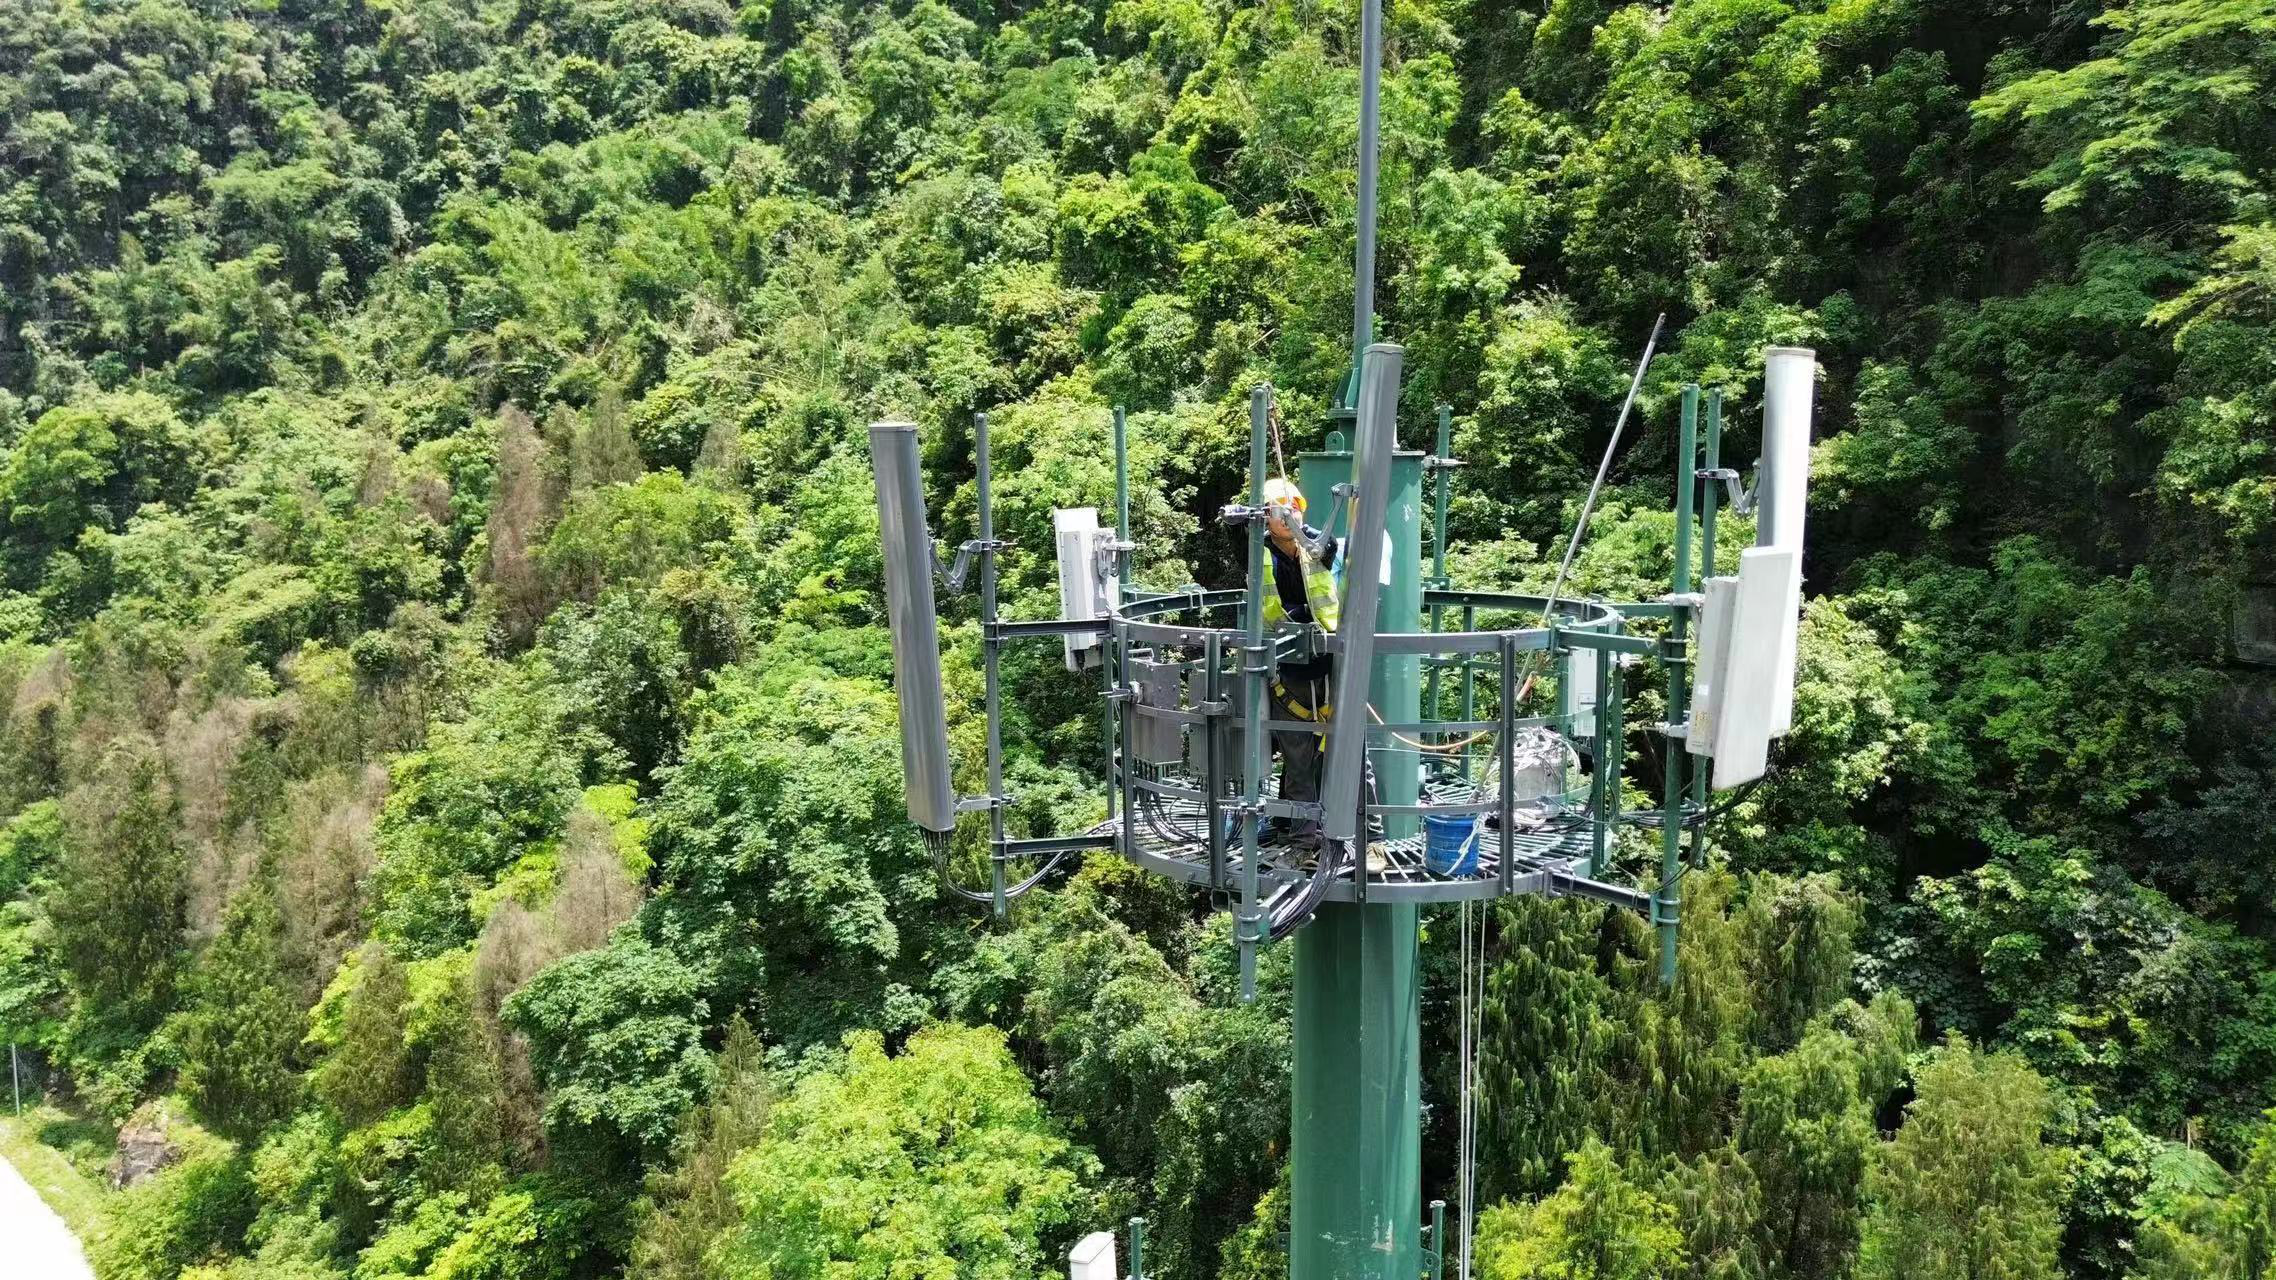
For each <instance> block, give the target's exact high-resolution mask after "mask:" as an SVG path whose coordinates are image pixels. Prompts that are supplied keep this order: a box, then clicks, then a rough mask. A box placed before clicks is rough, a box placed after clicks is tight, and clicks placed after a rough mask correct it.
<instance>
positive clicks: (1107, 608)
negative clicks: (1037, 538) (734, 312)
mask: <svg viewBox="0 0 2276 1280" xmlns="http://www.w3.org/2000/svg"><path fill="white" fill-rule="evenodd" d="M1051 530H1052V535H1053V540H1054V541H1055V542H1056V543H1057V544H1058V552H1059V616H1060V617H1061V618H1064V619H1066V620H1067V621H1069V622H1096V621H1098V620H1099V619H1100V618H1103V617H1105V616H1107V614H1108V613H1110V612H1112V611H1113V608H1114V601H1115V600H1117V599H1118V598H1119V588H1120V583H1119V581H1118V579H1117V577H1116V570H1115V562H1114V560H1113V559H1111V558H1109V557H1107V556H1104V555H1101V554H1100V552H1101V549H1102V548H1103V547H1105V546H1106V545H1107V544H1109V543H1111V542H1113V541H1114V538H1113V531H1112V530H1107V529H1101V528H1099V527H1098V508H1097V507H1062V508H1059V509H1056V510H1054V511H1053V512H1052V513H1051ZM1105 645H1106V637H1105V636H1102V635H1095V634H1092V635H1069V636H1067V637H1065V647H1066V658H1067V669H1068V670H1069V671H1081V670H1082V669H1084V668H1085V667H1091V666H1096V665H1097V664H1098V662H1099V659H1100V658H1101V657H1102V656H1103V655H1104V653H1105Z"/></svg>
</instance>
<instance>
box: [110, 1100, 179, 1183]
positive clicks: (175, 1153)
mask: <svg viewBox="0 0 2276 1280" xmlns="http://www.w3.org/2000/svg"><path fill="white" fill-rule="evenodd" d="M171 1119H172V1117H171V1116H170V1115H168V1113H167V1109H166V1104H165V1103H164V1102H163V1101H153V1102H146V1103H144V1104H142V1105H141V1106H140V1107H137V1108H136V1109H135V1112H134V1114H133V1115H131V1116H129V1117H127V1122H126V1125H125V1127H123V1128H121V1129H120V1130H119V1148H118V1152H117V1154H115V1155H113V1156H112V1157H111V1163H110V1164H109V1166H108V1167H106V1168H105V1170H104V1172H105V1173H106V1174H107V1175H108V1176H109V1178H110V1180H111V1188H112V1189H113V1190H116V1191H123V1190H125V1189H126V1188H128V1187H131V1186H133V1185H134V1184H136V1183H138V1182H140V1181H142V1180H143V1179H144V1178H147V1177H149V1176H150V1175H151V1174H154V1173H156V1172H158V1171H159V1170H160V1169H163V1168H165V1167H166V1166H168V1165H170V1164H173V1163H174V1162H176V1161H178V1160H180V1159H181V1158H182V1149H181V1148H180V1147H178V1146H175V1145H174V1143H173V1142H172V1141H171V1140H169V1139H168V1138H167V1136H166V1130H167V1127H168V1124H169V1122H170V1120H171Z"/></svg>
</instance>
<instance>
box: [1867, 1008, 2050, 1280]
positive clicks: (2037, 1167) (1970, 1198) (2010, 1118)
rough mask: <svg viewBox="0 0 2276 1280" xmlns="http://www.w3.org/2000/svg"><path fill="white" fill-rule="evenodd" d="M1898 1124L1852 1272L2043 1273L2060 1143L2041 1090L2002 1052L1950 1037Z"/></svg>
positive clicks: (1875, 1179)
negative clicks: (2050, 1133)
mask: <svg viewBox="0 0 2276 1280" xmlns="http://www.w3.org/2000/svg"><path fill="white" fill-rule="evenodd" d="M1913 1088H1914V1093H1915V1097H1914V1100H1913V1102H1912V1104H1911V1105H1909V1106H1908V1107H1906V1108H1905V1123H1904V1127H1902V1128H1901V1129H1899V1130H1898V1131H1897V1137H1896V1140H1895V1141H1894V1142H1893V1143H1891V1144H1890V1145H1889V1147H1888V1149H1887V1151H1886V1152H1885V1153H1884V1155H1883V1157H1882V1160H1881V1162H1880V1164H1879V1166H1878V1167H1876V1168H1875V1170H1874V1171H1873V1176H1872V1179H1871V1184H1870V1185H1871V1195H1872V1201H1873V1204H1872V1208H1871V1209H1870V1210H1869V1211H1868V1212H1867V1214H1866V1216H1865V1222H1864V1226H1863V1242H1862V1246H1861V1248H1860V1251H1859V1255H1858V1262H1857V1274H1858V1275H1859V1276H1860V1277H1865V1278H1867V1280H1878V1278H1879V1277H1884V1276H1886V1277H1896V1276H1906V1277H1914V1276H1918V1277H1923V1278H1931V1280H1932V1278H1934V1277H1942V1276H2001V1277H2015V1278H2016V1280H2024V1278H2026V1277H2034V1276H2053V1275H2055V1274H2057V1272H2056V1266H2055V1254H2056V1244H2057V1241H2058V1240H2059V1238H2060V1235H2061V1221H2060V1217H2059V1214H2058V1207H2059V1200H2058V1197H2059V1194H2060V1191H2061V1188H2062V1182H2063V1176H2064V1164H2065V1161H2064V1158H2063V1152H2062V1151H2060V1150H2059V1149H2055V1148H2051V1147H2048V1146H2046V1145H2045V1144H2044V1143H2043V1142H2042V1140H2041V1130H2042V1128H2043V1127H2044V1126H2045V1124H2046V1122H2047V1117H2048V1107H2049V1100H2048V1097H2047V1088H2046V1085H2045V1084H2044V1083H2042V1082H2041V1081H2040V1079H2039V1078H2038V1077H2037V1076H2036V1075H2034V1074H2033V1073H2032V1071H2031V1069H2030V1068H2029V1067H2026V1066H2024V1065H2023V1063H2022V1062H2021V1060H2019V1059H2017V1058H2015V1057H2014V1056H2013V1055H2010V1054H2000V1053H1989V1054H1987V1053H1980V1052H1978V1051H1977V1050H1975V1049H1972V1048H1970V1047H1969V1046H1968V1044H1967V1042H1966V1041H1964V1040H1961V1039H1958V1038H1957V1037H1955V1038H1953V1039H1952V1040H1950V1041H1948V1042H1946V1044H1945V1045H1944V1046H1943V1047H1942V1048H1941V1049H1939V1050H1938V1051H1937V1052H1936V1053H1935V1054H1934V1055H1933V1056H1931V1058H1930V1059H1929V1061H1928V1063H1927V1065H1925V1066H1923V1067H1922V1068H1921V1069H1920V1071H1919V1073H1918V1074H1917V1076H1916V1077H1915V1079H1914V1083H1913Z"/></svg>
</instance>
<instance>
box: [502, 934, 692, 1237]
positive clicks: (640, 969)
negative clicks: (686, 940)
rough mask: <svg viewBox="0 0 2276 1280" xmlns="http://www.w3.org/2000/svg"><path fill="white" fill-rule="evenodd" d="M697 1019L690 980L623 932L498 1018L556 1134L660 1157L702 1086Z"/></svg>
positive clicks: (558, 967) (553, 974)
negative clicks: (521, 1055) (539, 1086)
mask: <svg viewBox="0 0 2276 1280" xmlns="http://www.w3.org/2000/svg"><path fill="white" fill-rule="evenodd" d="M706 1012H707V1008H706V1006H705V1004H704V1002H703V999H702V998H701V997H700V996H698V995H697V994H696V976H695V974H694V973H693V972H692V971H690V970H689V969H688V967H687V966H686V965H684V964H681V963H680V962H679V960H677V959H676V958H675V957H674V956H673V955H672V953H671V952H669V951H666V950H663V949H661V948H658V947H656V946H653V945H651V944H650V943H649V942H647V941H646V940H644V939H642V938H641V937H640V936H639V935H638V934H636V933H634V932H631V931H630V930H626V931H622V932H619V933H618V934H617V935H616V936H615V937H614V938H612V939H610V941H609V945H608V946H607V947H605V948H603V949H601V950H598V951H584V952H579V953H578V954H576V955H573V956H569V957H568V958H566V959H563V960H560V961H557V962H555V963H554V964H553V965H552V966H551V967H549V968H547V969H546V970H545V971H544V972H542V973H540V974H538V975H537V977H536V978H534V979H532V980H531V981H530V984H529V985H528V986H526V987H524V988H522V989H521V990H520V991H518V992H516V993H514V996H513V997H512V998H511V999H510V1000H508V1001H507V1002H506V1006H505V1009H504V1016H505V1018H506V1021H507V1022H508V1023H509V1024H510V1025H512V1026H513V1027H514V1028H515V1029H517V1030H519V1031H520V1032H521V1033H522V1034H523V1035H525V1036H527V1037H529V1042H530V1059H531V1063H532V1065H533V1066H534V1067H535V1068H536V1070H537V1076H538V1079H539V1081H540V1082H542V1083H543V1084H544V1085H545V1086H546V1089H547V1094H548V1096H547V1099H546V1120H547V1123H548V1124H549V1125H551V1126H553V1127H554V1128H555V1130H556V1131H557V1132H564V1133H573V1132H575V1131H576V1130H578V1129H581V1128H590V1129H597V1130H600V1131H602V1132H605V1133H611V1134H614V1135H616V1136H617V1137H619V1138H621V1139H622V1140H623V1141H625V1142H627V1143H630V1144H632V1145H634V1146H636V1147H637V1146H646V1147H649V1148H655V1149H660V1148H662V1147H663V1146H664V1144H666V1143H667V1142H669V1141H670V1140H671V1137H672V1134H673V1130H674V1127H675V1126H676V1125H677V1123H678V1121H679V1117H680V1114H681V1113H682V1112H684V1111H686V1110H687V1109H688V1107H689V1106H691V1105H692V1104H693V1103H694V1102H695V1101H696V1099H697V1098H699V1097H701V1096H702V1094H703V1092H704V1090H705V1088H706V1087H707V1086H708V1085H709V1084H710V1082H711V1063H710V1059H709V1057H708V1056H707V1055H705V1053H704V1052H703V1047H702V1043H701V1039H702V1033H703V1026H704V1016H705V1014H706ZM470 1274H471V1273H470Z"/></svg>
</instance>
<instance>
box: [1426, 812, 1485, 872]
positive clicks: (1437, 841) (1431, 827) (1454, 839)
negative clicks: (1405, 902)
mask: <svg viewBox="0 0 2276 1280" xmlns="http://www.w3.org/2000/svg"><path fill="white" fill-rule="evenodd" d="M1478 826H1479V824H1478V815H1477V814H1474V813H1426V814H1424V815H1423V866H1424V867H1425V868H1427V869H1428V870H1429V871H1430V873H1431V874H1432V875H1434V876H1453V877H1461V876H1474V875H1476V874H1478Z"/></svg>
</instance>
